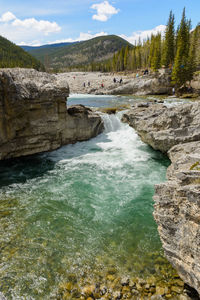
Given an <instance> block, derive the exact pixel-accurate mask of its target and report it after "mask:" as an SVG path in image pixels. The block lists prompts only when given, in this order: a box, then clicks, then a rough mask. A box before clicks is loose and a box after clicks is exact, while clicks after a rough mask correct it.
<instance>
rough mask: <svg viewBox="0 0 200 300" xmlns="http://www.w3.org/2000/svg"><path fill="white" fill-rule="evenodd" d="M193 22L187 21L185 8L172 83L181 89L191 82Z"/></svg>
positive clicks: (179, 31)
mask: <svg viewBox="0 0 200 300" xmlns="http://www.w3.org/2000/svg"><path fill="white" fill-rule="evenodd" d="M190 28H191V22H190V21H188V20H187V19H186V16H185V8H184V10H183V14H182V19H181V23H180V26H179V30H178V34H177V51H176V57H175V62H174V67H173V71H172V82H173V83H174V84H176V85H177V87H181V86H182V85H185V83H186V82H187V81H188V80H190V78H191V74H190V72H189V49H190Z"/></svg>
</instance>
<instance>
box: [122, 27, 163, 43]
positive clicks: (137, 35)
mask: <svg viewBox="0 0 200 300" xmlns="http://www.w3.org/2000/svg"><path fill="white" fill-rule="evenodd" d="M165 29H166V26H165V25H159V26H156V27H155V28H153V29H149V30H144V31H136V32H133V33H132V35H131V36H126V35H124V34H122V35H120V36H121V37H122V38H123V39H125V40H127V41H128V42H129V43H131V44H133V45H134V44H135V43H137V42H138V41H139V39H140V40H141V42H142V41H143V40H146V39H147V38H148V37H149V38H150V37H151V35H152V34H156V33H158V32H160V33H161V34H162V35H164V33H165Z"/></svg>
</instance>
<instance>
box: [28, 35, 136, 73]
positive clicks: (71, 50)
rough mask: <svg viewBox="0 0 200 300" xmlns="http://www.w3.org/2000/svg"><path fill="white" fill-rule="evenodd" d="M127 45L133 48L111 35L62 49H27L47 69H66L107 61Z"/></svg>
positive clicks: (62, 47)
mask: <svg viewBox="0 0 200 300" xmlns="http://www.w3.org/2000/svg"><path fill="white" fill-rule="evenodd" d="M127 45H129V46H131V45H130V44H129V43H128V42H127V41H125V40H124V39H122V38H120V37H118V36H116V35H109V36H101V37H97V38H93V39H91V40H88V41H83V42H79V43H73V44H70V45H65V46H61V47H42V48H41V47H40V48H35V49H32V48H31V49H27V48H26V49H27V51H29V53H30V54H32V55H33V56H35V57H36V58H37V59H39V60H40V61H41V62H42V63H44V64H45V66H46V67H47V68H54V69H55V68H58V69H64V68H67V67H70V66H76V65H86V64H88V63H91V62H100V61H105V60H107V59H109V58H111V57H112V56H113V54H114V53H115V52H116V51H118V50H119V49H121V48H122V47H123V46H127Z"/></svg>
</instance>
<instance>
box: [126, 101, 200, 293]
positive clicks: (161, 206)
mask: <svg viewBox="0 0 200 300" xmlns="http://www.w3.org/2000/svg"><path fill="white" fill-rule="evenodd" d="M123 121H124V122H128V123H129V124H130V125H131V126H132V127H133V128H135V129H136V131H137V132H138V134H139V135H140V136H141V138H142V140H143V141H144V142H146V143H148V144H149V145H151V146H152V147H153V148H154V149H156V150H160V151H162V152H167V151H168V155H169V158H170V160H171V162H172V164H171V166H170V167H169V168H168V171H167V182H165V183H162V184H159V185H156V187H155V196H154V200H155V206H154V207H155V210H154V218H155V220H156V222H157V224H158V231H159V234H160V238H161V241H162V245H163V248H164V251H165V255H166V257H167V259H168V260H169V261H170V262H171V263H172V265H173V266H174V267H175V268H176V269H177V271H178V273H179V275H180V276H181V277H182V279H183V280H184V281H185V282H186V283H187V284H189V285H190V286H191V287H194V288H195V289H196V290H197V291H198V293H199V294H200V103H193V104H186V105H180V106H177V107H173V108H166V107H164V106H161V105H151V106H150V107H149V108H145V107H138V108H135V109H133V110H131V111H130V112H128V113H126V114H125V115H124V117H123Z"/></svg>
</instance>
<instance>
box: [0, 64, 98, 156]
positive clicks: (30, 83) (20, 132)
mask: <svg viewBox="0 0 200 300" xmlns="http://www.w3.org/2000/svg"><path fill="white" fill-rule="evenodd" d="M68 95H69V86H68V83H67V81H66V80H65V79H64V78H60V77H58V76H55V75H50V74H47V73H41V72H37V71H35V70H32V69H20V68H16V69H1V70H0V159H7V158H12V157H19V156H24V155H30V154H34V153H39V152H43V151H50V150H54V149H57V148H58V147H60V146H61V145H65V144H68V143H74V142H76V141H82V140H87V139H89V138H91V137H93V136H95V135H97V134H98V133H100V132H101V131H102V130H103V123H102V120H101V118H100V117H99V116H98V115H97V114H95V113H93V112H92V111H91V110H90V109H86V108H84V109H83V108H79V109H78V110H79V113H76V114H69V113H68V111H67V107H66V100H67V97H68Z"/></svg>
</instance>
